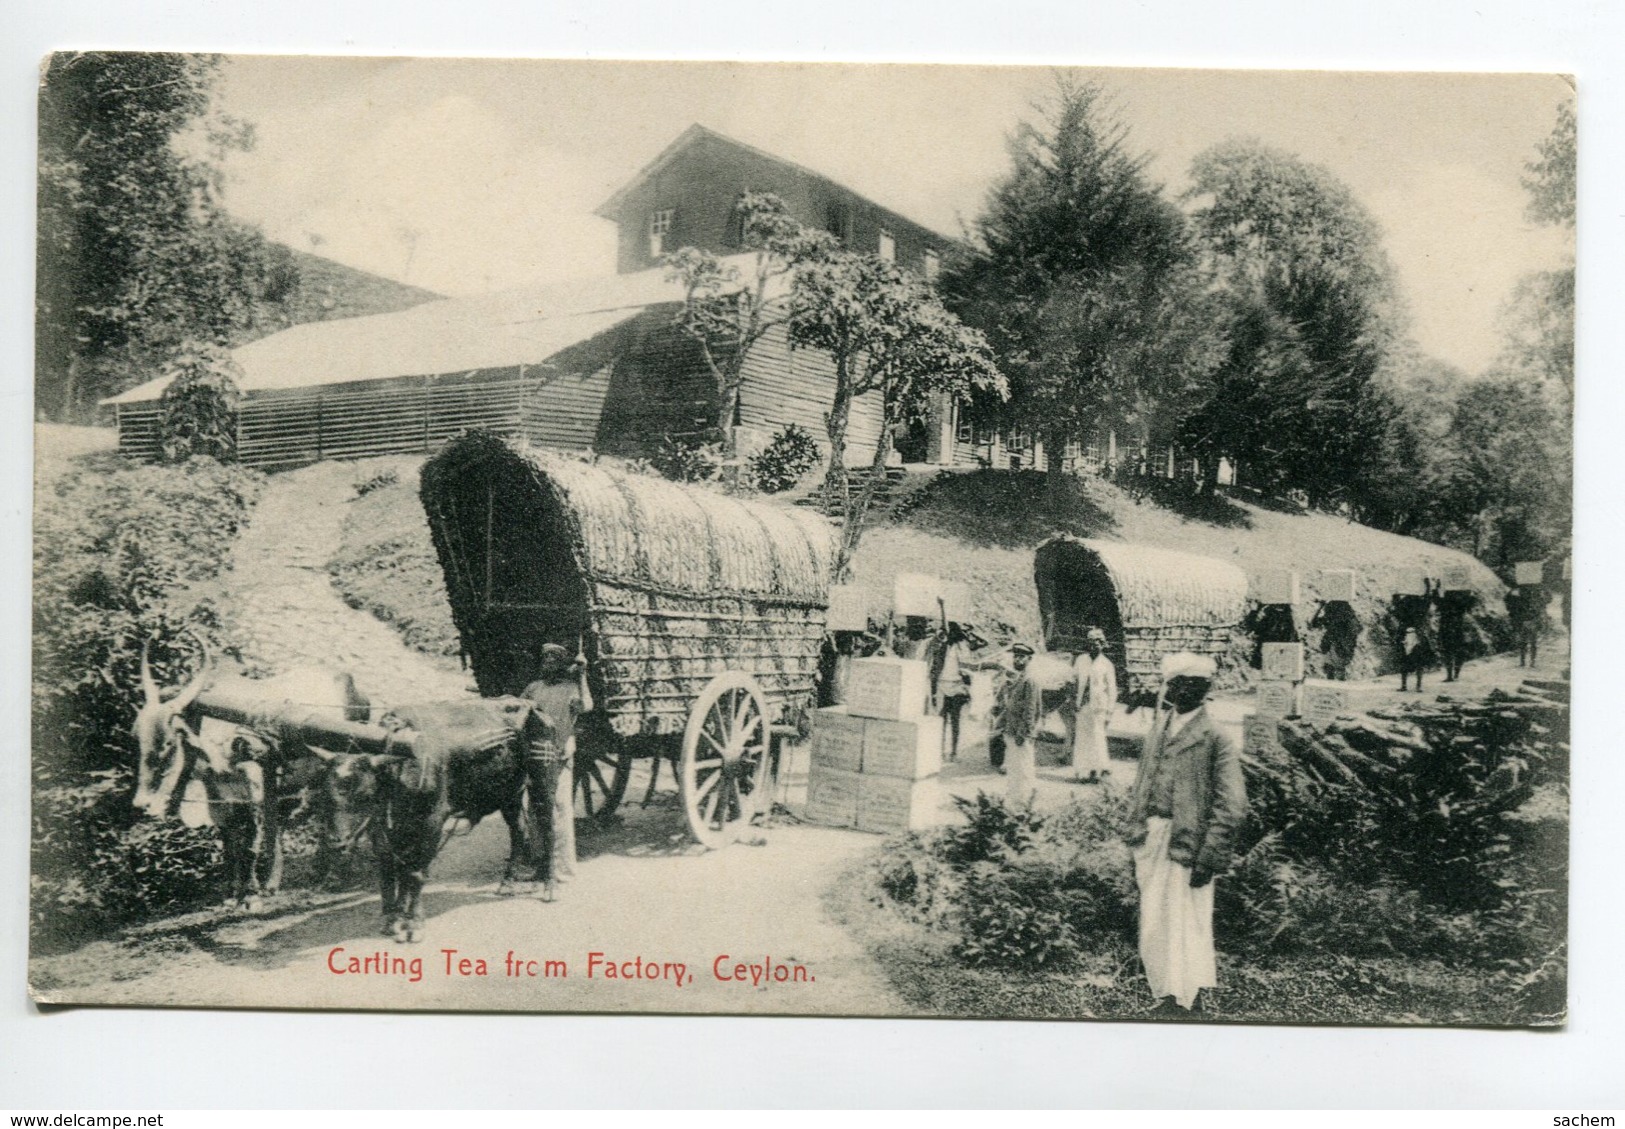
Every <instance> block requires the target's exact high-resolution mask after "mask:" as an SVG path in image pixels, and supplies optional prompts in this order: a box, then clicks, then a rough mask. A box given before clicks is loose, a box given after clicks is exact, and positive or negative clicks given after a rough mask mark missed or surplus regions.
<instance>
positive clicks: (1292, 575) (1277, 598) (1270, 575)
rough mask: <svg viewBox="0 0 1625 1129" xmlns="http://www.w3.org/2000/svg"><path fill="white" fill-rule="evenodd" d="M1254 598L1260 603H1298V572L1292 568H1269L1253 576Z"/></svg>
mask: <svg viewBox="0 0 1625 1129" xmlns="http://www.w3.org/2000/svg"><path fill="white" fill-rule="evenodd" d="M1251 587H1252V592H1251V595H1252V598H1253V599H1254V600H1256V601H1258V602H1259V603H1260V604H1296V603H1298V601H1299V596H1300V593H1299V590H1298V574H1297V573H1296V572H1294V571H1293V570H1291V569H1269V570H1267V571H1265V572H1260V573H1255V574H1254V575H1253V577H1252V585H1251Z"/></svg>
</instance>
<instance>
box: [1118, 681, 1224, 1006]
mask: <svg viewBox="0 0 1625 1129" xmlns="http://www.w3.org/2000/svg"><path fill="white" fill-rule="evenodd" d="M1213 675H1214V663H1213V660H1212V659H1210V658H1207V657H1206V656H1202V655H1194V654H1190V653H1189V652H1184V653H1180V654H1175V655H1169V656H1167V657H1166V658H1164V659H1163V661H1162V677H1163V687H1164V697H1165V699H1166V701H1167V704H1168V709H1166V710H1159V711H1158V714H1159V716H1158V717H1157V718H1155V719H1153V720H1152V722H1151V728H1150V730H1149V731H1148V732H1147V733H1146V737H1145V751H1144V753H1143V754H1142V755H1141V757H1140V772H1139V776H1138V777H1137V778H1136V779H1135V781H1134V791H1133V793H1132V794H1131V795H1130V797H1129V824H1128V832H1127V834H1126V836H1125V838H1126V841H1127V843H1128V845H1129V846H1130V847H1131V848H1132V849H1133V853H1134V880H1135V883H1136V884H1137V885H1138V886H1139V890H1140V960H1141V962H1142V963H1143V964H1144V966H1145V978H1146V980H1147V981H1148V982H1149V983H1150V985H1151V994H1152V996H1154V997H1155V998H1156V999H1157V1001H1158V1004H1157V1014H1161V1015H1168V1016H1173V1017H1180V1016H1184V1015H1187V1014H1189V1013H1190V1012H1191V1011H1200V1010H1201V1007H1200V994H1201V991H1202V989H1203V988H1212V987H1215V986H1216V985H1217V984H1218V968H1217V955H1216V953H1215V950H1214V945H1213V879H1214V877H1215V876H1216V875H1219V874H1222V873H1224V871H1226V870H1227V869H1229V867H1230V861H1231V854H1232V852H1233V849H1234V845H1235V837H1236V832H1237V829H1238V828H1240V826H1241V823H1242V821H1243V820H1244V819H1246V817H1247V785H1246V781H1245V780H1244V779H1243V778H1242V772H1241V757H1240V754H1239V753H1238V752H1237V751H1236V746H1235V743H1234V742H1232V741H1231V740H1230V738H1229V737H1227V736H1225V735H1224V733H1223V732H1222V731H1221V730H1220V729H1219V727H1218V726H1217V725H1215V724H1214V723H1213V719H1212V718H1210V717H1209V716H1208V712H1207V710H1206V709H1204V708H1203V705H1202V703H1203V701H1204V700H1205V699H1206V698H1207V693H1208V690H1209V689H1210V688H1211V686H1212V685H1213Z"/></svg>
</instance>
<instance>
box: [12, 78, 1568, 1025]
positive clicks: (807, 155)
mask: <svg viewBox="0 0 1625 1129" xmlns="http://www.w3.org/2000/svg"><path fill="white" fill-rule="evenodd" d="M1582 97H1583V96H1582ZM38 98H39V100H38V121H39V135H38V195H37V200H38V210H37V219H36V222H37V228H36V232H37V242H36V288H35V300H34V325H35V340H34V343H35V370H34V403H33V418H34V421H35V423H34V442H35V480H34V499H33V538H34V540H33V596H32V646H33V654H32V663H33V665H32V682H31V686H30V691H31V700H30V705H31V715H30V716H31V722H32V755H31V762H30V763H31V800H32V816H31V827H30V864H29V865H30V884H29V923H28V924H29V952H28V962H27V975H28V991H29V993H30V995H31V997H32V999H33V1000H34V1001H35V1002H36V1003H38V1004H40V1005H117V1006H125V1007H132V1006H133V1007H173V1008H246V1009H333V1010H343V1011H457V1012H526V1013H549V1014H552V1013H634V1014H645V1015H647V1014H657V1015H667V1014H699V1015H719V1016H739V1015H752V1016H762V1015H770V1016H825V1017H884V1018H930V1019H1006V1020H1009V1019H1046V1020H1065V1021H1132V1022H1136V1023H1139V1022H1151V1023H1168V1024H1207V1025H1238V1024H1239V1025H1255V1026H1256V1025H1359V1026H1366V1027H1395V1026H1411V1027H1415V1026H1420V1027H1475V1028H1561V1027H1563V1026H1565V1025H1566V1024H1567V1023H1568V1018H1569V1013H1570V1007H1571V1003H1572V1000H1571V992H1570V983H1569V975H1568V972H1569V908H1570V907H1569V898H1568V888H1569V869H1570V868H1569V847H1570V724H1569V718H1570V676H1571V662H1570V631H1571V626H1572V623H1573V618H1574V617H1573V614H1572V606H1573V598H1572V594H1571V593H1572V589H1573V583H1572V581H1573V577H1574V571H1573V568H1574V566H1573V525H1574V522H1573V518H1574V512H1575V503H1574V474H1573V430H1574V409H1573V404H1574V397H1575V377H1574V369H1575V336H1574V325H1575V317H1574V311H1575V269H1576V167H1577V161H1576V151H1577V132H1578V131H1577V128H1576V123H1577V107H1578V104H1579V103H1578V102H1577V95H1576V83H1575V80H1574V78H1573V77H1572V76H1570V75H1566V74H1560V73H1466V72H1459V71H1458V72H1454V73H1437V72H1436V73H1426V72H1421V71H1417V72H1401V71H1389V72H1382V73H1378V72H1357V71H1341V72H1338V71H1283V70H1181V69H1172V68H1166V69H1151V68H1140V69H1131V68H1123V69H1113V68H1093V67H1056V66H1013V65H1012V66H987V65H929V66H928V65H918V64H903V63H864V64H835V63H769V62H756V63H743V62H714V63H704V62H675V61H672V62H657V61H644V62H630V61H625V62H610V61H585V60H568V61H567V60H553V61H549V60H543V59H498V58H478V59H476V58H428V57H343V56H332V55H328V56H300V55H248V54H203V53H164V52H151V51H100V50H88V49H87V50H60V51H57V52H55V53H53V54H52V55H50V56H49V57H48V58H47V59H45V60H44V61H43V63H42V64H41V68H40V82H39V94H38Z"/></svg>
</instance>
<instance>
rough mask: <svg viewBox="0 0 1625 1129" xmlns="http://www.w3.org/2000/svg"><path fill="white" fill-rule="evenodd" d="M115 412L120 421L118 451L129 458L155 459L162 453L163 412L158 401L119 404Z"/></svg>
mask: <svg viewBox="0 0 1625 1129" xmlns="http://www.w3.org/2000/svg"><path fill="white" fill-rule="evenodd" d="M114 412H115V416H114V418H115V420H116V421H117V423H118V453H119V454H121V455H123V456H124V457H125V458H127V459H139V460H141V461H142V462H153V461H155V460H156V459H157V458H158V456H159V455H160V454H161V451H160V449H159V436H158V421H159V417H160V416H161V414H162V413H161V412H160V411H159V409H158V401H156V400H154V401H151V402H150V403H145V404H119V405H118V406H117V407H116V408H115V409H114Z"/></svg>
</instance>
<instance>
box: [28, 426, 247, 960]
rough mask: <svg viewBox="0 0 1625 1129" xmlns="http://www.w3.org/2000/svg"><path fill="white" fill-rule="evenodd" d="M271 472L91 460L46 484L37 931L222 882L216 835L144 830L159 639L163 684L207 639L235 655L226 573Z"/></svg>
mask: <svg viewBox="0 0 1625 1129" xmlns="http://www.w3.org/2000/svg"><path fill="white" fill-rule="evenodd" d="M261 481H262V480H261V476H260V475H259V474H258V473H256V472H254V471H249V470H245V469H242V468H240V467H236V466H222V465H221V464H219V463H217V462H215V461H214V460H213V459H210V458H207V457H196V458H193V459H190V460H189V461H187V462H186V463H184V464H182V465H180V466H175V467H159V466H143V467H131V466H128V465H122V464H118V465H116V466H115V467H114V469H107V468H106V467H105V466H102V465H88V464H87V465H85V466H83V467H81V468H79V469H77V470H74V471H69V472H67V473H64V474H63V475H62V476H61V477H59V478H58V479H56V480H55V482H54V483H52V485H51V487H50V488H49V489H42V490H41V492H40V496H39V499H38V501H37V503H36V507H35V527H34V531H35V537H34V672H33V673H34V681H33V693H32V715H33V729H34V741H33V749H34V757H33V769H34V793H35V800H34V819H33V839H34V864H33V865H34V883H33V894H34V898H33V905H32V917H33V924H34V927H35V931H36V936H37V937H39V938H41V939H42V940H54V941H60V940H64V939H71V938H78V937H82V936H85V935H86V934H87V933H89V932H94V931H98V930H101V929H105V928H108V927H111V926H113V925H117V924H121V923H123V922H127V921H130V920H134V919H136V918H138V917H141V916H144V915H149V914H152V913H158V912H165V911H169V910H173V909H176V908H180V907H183V906H185V905H188V904H192V903H195V902H196V901H197V900H199V898H200V897H202V896H204V895H205V894H206V893H208V892H210V891H212V890H213V888H214V885H213V881H212V879H215V878H217V877H218V868H217V862H218V850H217V848H216V846H215V840H214V836H213V834H212V832H209V831H198V830H191V829H187V828H183V827H178V826H175V825H172V824H163V823H151V824H141V823H137V822H136V821H135V815H134V812H133V811H132V809H131V807H130V803H129V795H130V792H131V790H132V786H133V781H132V779H131V767H132V766H133V764H134V753H135V749H134V745H135V742H134V738H133V735H132V733H131V729H130V726H131V722H132V721H133V720H134V717H135V711H136V708H137V705H138V703H139V702H140V699H141V691H140V664H141V652H142V647H143V645H147V646H148V647H149V650H150V658H151V662H152V666H153V670H154V674H155V676H156V678H157V679H158V681H159V682H160V683H161V684H171V683H175V682H178V681H181V680H182V679H184V678H185V677H187V675H188V674H189V672H190V668H191V665H192V664H193V663H194V662H195V659H196V655H197V644H198V643H199V642H203V643H206V644H208V645H209V646H210V647H211V648H212V649H213V650H214V651H215V652H216V653H219V652H221V651H225V650H227V649H229V643H230V635H229V631H228V624H227V619H228V616H227V608H226V604H225V601H224V599H223V596H222V594H221V592H220V591H219V590H218V588H217V586H216V578H217V577H218V575H219V573H220V572H221V570H222V569H223V568H224V567H225V565H226V562H227V560H228V557H229V554H230V550H231V546H232V544H233V542H234V541H235V539H236V535H237V532H238V530H239V529H240V528H241V526H242V524H243V522H244V521H245V519H246V517H247V515H248V512H249V510H250V508H251V506H252V505H253V502H254V500H255V498H256V497H257V496H258V493H259V489H260V484H261Z"/></svg>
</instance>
